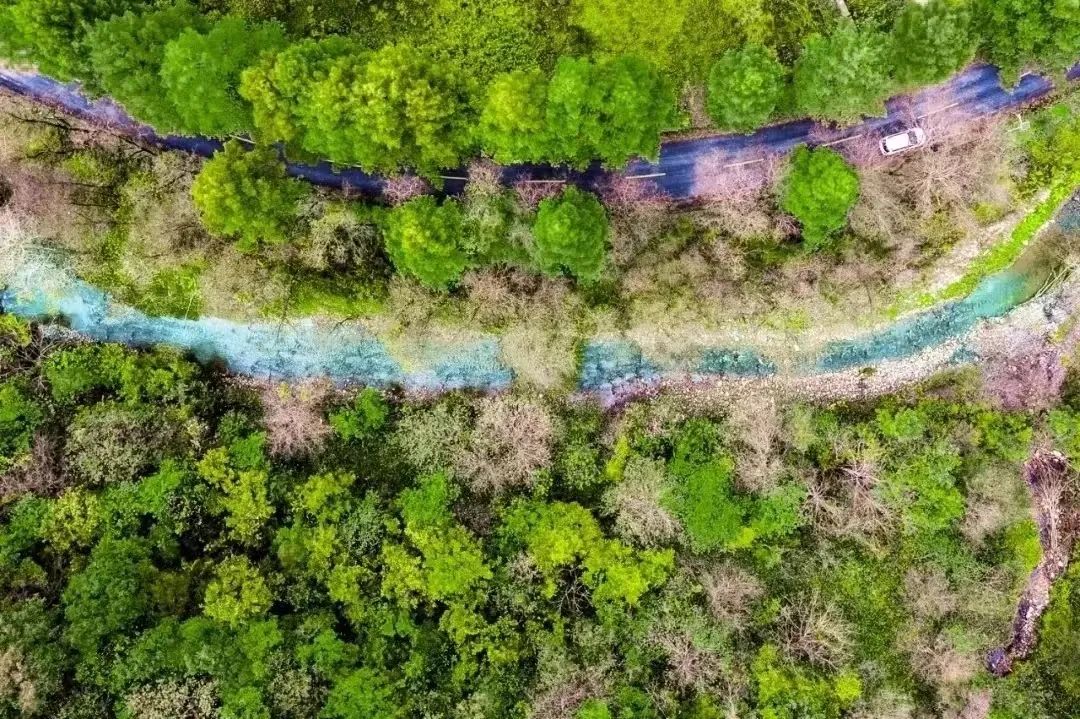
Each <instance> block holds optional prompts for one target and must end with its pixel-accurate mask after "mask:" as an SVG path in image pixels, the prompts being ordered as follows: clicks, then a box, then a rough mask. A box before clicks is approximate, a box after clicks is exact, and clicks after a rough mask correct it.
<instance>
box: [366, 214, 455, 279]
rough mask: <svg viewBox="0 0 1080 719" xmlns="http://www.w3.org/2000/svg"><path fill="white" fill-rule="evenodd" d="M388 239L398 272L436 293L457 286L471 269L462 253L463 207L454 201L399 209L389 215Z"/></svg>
mask: <svg viewBox="0 0 1080 719" xmlns="http://www.w3.org/2000/svg"><path fill="white" fill-rule="evenodd" d="M384 239H385V242H386V252H387V254H388V255H390V259H391V260H392V261H393V262H394V266H395V267H397V269H398V271H399V272H402V273H404V274H407V275H411V276H412V277H415V278H416V279H418V280H419V281H420V282H421V283H422V284H423V285H425V286H426V287H430V288H432V289H437V290H445V289H448V288H449V287H450V286H452V285H454V284H456V283H457V281H458V280H459V279H461V274H462V273H463V272H464V271H465V268H466V267H467V266H468V265H469V258H468V256H467V255H466V254H465V251H464V250H463V249H462V244H463V241H464V237H463V227H462V215H461V207H460V206H459V205H458V204H457V203H456V202H454V201H452V200H447V201H446V202H444V203H443V204H441V205H440V204H438V203H437V202H436V201H435V199H434V198H433V197H427V196H426V197H418V198H416V199H414V200H410V201H409V202H406V203H405V204H404V205H400V206H398V207H395V208H394V209H393V210H391V211H390V213H389V214H388V215H387V218H386V233H385V236H384Z"/></svg>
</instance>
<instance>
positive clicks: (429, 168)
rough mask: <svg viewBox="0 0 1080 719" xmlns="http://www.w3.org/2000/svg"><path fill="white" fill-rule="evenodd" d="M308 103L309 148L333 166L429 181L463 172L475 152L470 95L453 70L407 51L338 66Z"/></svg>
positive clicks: (342, 60) (347, 59)
mask: <svg viewBox="0 0 1080 719" xmlns="http://www.w3.org/2000/svg"><path fill="white" fill-rule="evenodd" d="M306 104H307V105H309V106H310V107H309V108H308V112H310V115H311V117H312V118H313V119H312V121H310V122H309V123H308V127H307V132H306V133H305V135H304V140H303V142H304V149H305V150H307V151H308V152H312V153H314V154H317V155H319V156H322V157H326V158H328V159H330V160H332V161H334V162H342V163H355V164H359V165H360V166H362V167H363V168H364V169H365V170H369V171H373V172H378V171H382V172H387V171H390V172H392V171H395V170H398V169H400V168H402V167H411V168H414V169H415V170H416V171H418V172H420V173H421V174H429V175H430V174H435V173H436V171H437V170H439V169H441V168H444V167H454V166H456V165H457V164H458V163H459V162H460V160H461V158H462V157H463V156H464V155H465V153H466V151H467V150H468V148H469V141H470V139H471V137H470V130H469V128H470V125H471V117H470V113H469V111H468V103H467V101H466V97H465V95H464V92H463V89H462V88H461V87H460V85H459V84H458V83H457V82H456V80H455V78H454V77H453V75H452V74H451V73H450V72H449V70H448V68H447V67H446V66H442V65H437V64H435V63H433V62H432V61H431V60H429V59H428V58H426V57H425V56H424V55H423V54H422V53H420V52H419V51H417V50H416V49H415V48H412V47H409V46H407V45H388V46H386V47H384V48H382V49H381V50H379V51H378V52H376V53H373V54H371V55H369V56H365V57H361V56H353V55H347V56H343V57H339V58H337V59H335V60H333V61H332V62H330V64H329V66H328V67H327V69H326V70H325V77H324V79H323V80H322V81H320V82H318V83H317V84H316V85H315V86H314V87H312V88H311V95H310V99H309V100H308V101H307V103H306Z"/></svg>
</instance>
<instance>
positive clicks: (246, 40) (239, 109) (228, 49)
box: [161, 17, 285, 137]
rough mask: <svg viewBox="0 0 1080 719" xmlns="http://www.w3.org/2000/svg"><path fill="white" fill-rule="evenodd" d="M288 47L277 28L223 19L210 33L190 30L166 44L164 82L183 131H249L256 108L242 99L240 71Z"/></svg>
mask: <svg viewBox="0 0 1080 719" xmlns="http://www.w3.org/2000/svg"><path fill="white" fill-rule="evenodd" d="M284 45H285V37H284V35H283V34H282V31H281V28H280V27H279V26H278V25H274V24H262V25H249V24H248V23H245V22H244V21H243V20H241V19H239V18H230V17H226V18H222V19H220V20H218V21H216V22H215V23H213V25H212V26H211V27H210V28H209V30H207V31H205V32H200V31H199V30H197V29H194V28H189V29H187V30H185V31H184V32H182V33H181V34H180V36H179V37H177V38H176V39H175V40H173V41H171V42H170V43H169V44H168V45H166V46H165V53H164V56H163V58H162V62H161V83H162V86H163V87H164V89H165V95H166V97H167V98H168V99H169V101H170V102H172V104H173V106H174V107H175V108H176V111H177V115H178V117H179V120H180V125H179V128H178V129H180V130H182V131H183V132H186V133H189V134H198V135H211V136H214V137H226V136H229V135H233V134H236V133H242V132H249V131H250V130H251V128H252V119H251V106H250V105H249V104H248V103H247V102H246V101H245V100H244V99H243V98H242V97H240V92H239V87H240V73H241V72H243V70H244V68H246V67H248V66H249V65H252V64H254V63H255V62H256V61H257V60H258V59H259V56H260V55H261V54H262V53H264V52H268V51H273V50H276V49H278V48H280V47H283V46H284Z"/></svg>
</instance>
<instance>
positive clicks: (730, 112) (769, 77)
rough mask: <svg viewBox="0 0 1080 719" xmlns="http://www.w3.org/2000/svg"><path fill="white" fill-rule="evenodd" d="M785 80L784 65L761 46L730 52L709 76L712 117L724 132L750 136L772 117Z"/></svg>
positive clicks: (725, 54)
mask: <svg viewBox="0 0 1080 719" xmlns="http://www.w3.org/2000/svg"><path fill="white" fill-rule="evenodd" d="M783 78H784V67H783V65H781V64H780V63H779V61H777V59H776V58H775V57H774V56H773V54H772V53H771V52H770V51H769V50H768V49H766V48H765V47H762V46H761V45H748V46H747V47H744V48H741V49H739V50H731V51H728V52H726V53H724V55H722V56H721V57H720V59H719V60H717V61H716V64H715V65H713V67H712V71H711V72H710V73H709V115H710V116H711V117H712V119H713V121H714V122H715V123H716V124H717V125H718V126H719V127H720V128H722V129H727V130H738V131H741V132H750V131H751V130H754V129H756V128H757V127H759V126H760V125H763V124H765V123H766V122H767V121H768V120H769V117H771V116H772V113H773V110H775V109H776V105H777V103H778V102H779V101H780V96H781V93H782V91H783Z"/></svg>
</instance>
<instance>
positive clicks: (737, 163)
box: [720, 157, 765, 170]
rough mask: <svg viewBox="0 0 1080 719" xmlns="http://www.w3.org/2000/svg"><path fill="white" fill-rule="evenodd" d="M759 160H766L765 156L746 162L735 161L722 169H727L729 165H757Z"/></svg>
mask: <svg viewBox="0 0 1080 719" xmlns="http://www.w3.org/2000/svg"><path fill="white" fill-rule="evenodd" d="M759 162H765V158H764V157H759V158H758V159H756V160H747V161H746V162H733V163H731V164H730V165H724V166H723V167H722V168H720V169H722V170H726V169H727V168H729V167H742V166H743V165H756V164H757V163H759Z"/></svg>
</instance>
